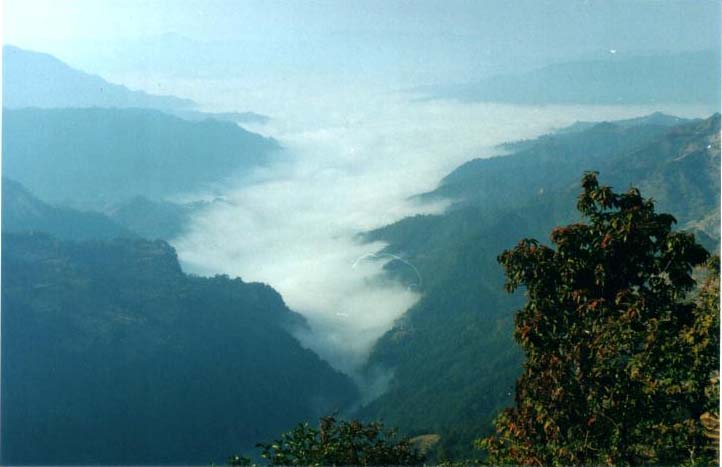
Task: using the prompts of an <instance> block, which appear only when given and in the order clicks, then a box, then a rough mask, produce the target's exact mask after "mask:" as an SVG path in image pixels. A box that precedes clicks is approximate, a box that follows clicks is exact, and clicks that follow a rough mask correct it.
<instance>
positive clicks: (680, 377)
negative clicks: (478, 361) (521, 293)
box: [479, 173, 719, 465]
mask: <svg viewBox="0 0 722 467" xmlns="http://www.w3.org/2000/svg"><path fill="white" fill-rule="evenodd" d="M582 186H583V189H584V190H583V193H582V194H581V195H580V197H579V200H578V204H577V207H578V209H579V211H580V212H581V213H582V214H583V215H584V216H585V217H586V218H587V219H588V220H589V223H588V224H584V223H579V224H572V225H568V226H566V227H558V228H556V229H554V230H553V231H552V234H551V240H552V242H553V244H554V246H555V248H554V249H552V248H549V247H546V246H543V245H540V244H539V242H537V241H536V240H529V239H525V240H522V241H521V242H519V244H518V245H517V246H516V247H515V248H514V249H512V250H507V251H505V252H503V253H502V255H500V256H499V258H498V259H499V262H500V263H501V264H502V265H503V267H504V269H505V272H506V276H507V283H506V288H507V290H508V291H509V292H511V291H514V290H515V289H516V288H518V287H520V286H524V287H526V291H527V295H528V300H527V303H526V305H525V307H524V308H523V309H522V310H520V311H519V312H518V313H517V315H516V321H515V338H516V340H517V341H518V342H519V343H520V344H521V346H522V348H523V350H524V352H525V354H526V363H525V365H524V371H523V374H522V376H521V377H520V379H519V380H518V381H517V388H516V396H515V399H516V406H515V407H514V408H512V409H506V410H505V411H504V412H503V413H501V414H500V415H499V416H498V417H497V420H496V433H495V434H494V435H492V436H490V437H488V438H486V439H484V440H481V441H480V442H479V444H480V446H481V447H483V448H485V449H487V451H488V454H489V461H490V462H491V463H503V464H507V463H511V464H544V465H547V464H552V465H561V464H570V465H579V464H601V463H607V464H638V463H655V464H681V463H689V464H696V463H708V462H713V461H714V459H716V454H715V453H714V452H712V451H711V450H710V449H709V446H710V444H711V443H710V440H709V439H708V438H707V437H706V436H705V427H704V424H703V422H702V419H705V418H706V419H707V420H709V418H710V417H714V416H715V412H716V409H714V408H713V407H716V404H717V402H716V401H718V397H719V396H718V392H717V393H716V394H717V395H716V396H715V394H714V393H715V390H716V384H717V383H716V382H715V381H714V380H713V381H712V382H711V379H714V378H715V376H716V371H717V369H718V368H719V353H718V352H719V332H718V329H719V305H718V301H719V286H718V285H716V284H718V281H719V274H718V272H716V273H715V272H713V273H712V274H711V276H710V277H711V278H710V279H709V281H708V284H715V285H716V289H715V285H708V286H707V287H705V288H703V292H702V293H701V294H700V296H699V298H698V300H697V301H694V300H691V299H690V295H691V294H690V292H691V291H692V290H693V288H694V286H695V280H694V278H693V269H694V267H696V266H699V265H702V264H703V263H704V262H705V260H706V259H707V258H708V253H707V252H706V250H705V249H704V248H702V247H701V246H700V245H698V244H697V243H696V242H695V240H694V237H693V236H692V235H690V234H687V233H684V232H675V231H672V225H673V224H674V223H675V219H674V218H673V217H672V216H671V215H669V214H658V213H656V212H655V210H654V204H653V202H652V201H651V200H649V199H645V198H643V197H642V196H641V195H640V193H639V191H638V190H636V189H634V188H632V189H630V190H629V191H628V192H626V193H623V194H617V193H615V192H613V191H612V189H611V188H610V187H607V186H600V185H599V184H598V181H597V173H586V174H585V176H584V178H583V180H582ZM715 291H716V292H715ZM715 293H716V296H715ZM715 397H716V399H715ZM705 414H706V416H705ZM701 418H702V419H701ZM713 423H714V422H712V424H713ZM707 431H708V432H709V429H707Z"/></svg>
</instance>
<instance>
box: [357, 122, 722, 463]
mask: <svg viewBox="0 0 722 467" xmlns="http://www.w3.org/2000/svg"><path fill="white" fill-rule="evenodd" d="M649 120H650V119H649V118H648V119H640V120H639V121H635V122H612V123H602V124H597V125H594V126H592V127H590V128H588V129H585V130H580V131H576V132H574V133H569V134H556V133H555V134H552V135H547V136H544V137H542V138H539V139H538V140H534V141H533V142H530V143H529V144H526V145H525V146H524V147H523V148H521V149H519V150H516V149H515V152H514V153H513V154H510V155H507V156H503V157H493V158H488V159H477V160H474V161H471V162H468V163H466V164H464V165H462V166H461V167H459V168H458V169H456V170H455V171H454V172H452V174H450V175H449V176H448V177H446V178H445V179H444V181H443V182H442V184H441V186H440V187H439V189H438V190H436V191H435V192H433V193H431V194H429V195H427V196H426V197H425V198H430V199H438V198H450V199H454V200H455V201H458V202H457V204H454V205H453V206H452V207H450V208H449V209H447V210H446V211H445V212H444V213H443V214H442V215H427V216H413V217H408V218H406V219H403V220H401V221H399V222H396V223H394V224H391V225H388V226H385V227H383V228H381V229H378V230H375V231H373V232H370V233H369V234H367V236H366V238H367V239H368V240H370V241H381V242H384V243H386V244H387V245H388V247H387V248H386V250H385V251H386V252H388V253H392V254H395V255H398V256H401V257H403V258H404V259H405V260H407V261H409V262H411V263H412V264H413V265H414V266H415V267H416V268H417V269H418V270H419V272H420V273H421V275H422V277H423V286H422V289H421V292H422V296H421V299H420V300H419V301H418V302H417V303H416V304H415V305H414V306H413V307H412V308H411V309H410V310H409V311H408V312H407V313H405V314H404V316H403V317H402V319H400V320H398V321H397V322H396V323H395V325H394V327H393V329H391V330H390V331H389V332H387V333H386V334H385V335H384V336H383V337H382V338H381V339H380V340H379V341H378V342H377V343H376V344H375V346H374V349H373V351H372V353H371V356H370V359H369V365H368V369H369V374H370V375H372V376H373V374H374V372H378V371H379V369H381V370H382V371H383V370H393V377H392V379H391V381H390V383H389V385H388V390H387V391H386V392H384V393H383V394H382V395H381V396H380V397H378V398H377V399H375V400H374V401H373V402H371V403H370V404H368V405H367V406H365V407H363V408H362V409H361V410H360V411H359V412H358V414H357V415H356V416H358V417H363V418H364V419H366V420H374V419H378V418H380V417H383V419H384V421H386V422H387V423H389V424H391V425H393V426H397V427H398V428H399V429H400V430H401V432H402V433H404V434H409V435H416V434H421V433H437V434H439V435H441V441H440V442H439V444H438V445H437V446H436V447H435V448H434V449H433V451H432V452H430V454H429V458H430V459H433V460H436V461H441V460H446V459H462V458H469V457H474V456H478V455H479V453H478V452H477V451H475V450H474V449H473V447H472V442H473V440H474V439H476V438H479V437H481V436H486V435H487V434H490V433H492V432H493V419H494V417H495V416H496V414H497V413H498V412H499V411H501V410H502V409H503V408H504V407H508V406H510V405H512V404H513V392H514V382H515V381H516V379H517V378H518V377H519V375H520V374H521V370H522V362H523V358H522V353H521V350H520V349H519V347H518V345H516V343H515V342H514V339H513V336H512V333H513V314H514V311H515V310H516V309H518V308H520V307H521V306H522V305H523V297H522V296H521V294H514V295H509V294H506V293H504V290H503V283H504V275H503V270H502V268H501V267H500V266H499V263H498V262H497V261H496V257H497V255H498V254H499V252H500V251H503V250H505V249H509V248H512V247H513V246H514V245H515V244H516V240H517V239H519V238H524V237H535V238H542V237H545V236H546V235H547V234H548V232H549V231H551V229H553V228H554V226H557V225H565V224H569V223H573V222H578V221H579V213H578V211H576V209H574V204H575V199H576V197H577V195H578V194H579V193H578V188H577V187H578V180H579V176H580V174H581V173H582V172H583V171H584V170H585V169H588V168H590V167H592V168H598V169H600V170H601V171H602V173H604V176H605V180H608V181H610V183H612V184H613V185H614V186H621V187H627V186H630V185H634V186H640V187H643V192H644V193H645V194H646V195H651V196H653V197H654V199H655V200H657V201H658V202H657V203H655V205H656V206H657V208H658V209H660V210H664V211H666V212H673V213H674V214H675V216H677V218H678V220H679V222H680V228H681V229H685V228H687V227H688V226H689V225H688V222H690V221H695V220H700V219H703V218H706V217H707V216H708V215H710V214H711V215H712V217H713V218H715V219H716V222H714V219H712V222H710V223H709V224H710V225H719V191H720V182H719V173H720V165H719V164H720V156H719V154H720V153H719V132H720V129H719V128H720V127H719V124H720V118H719V115H715V116H713V117H711V118H708V119H706V120H699V121H694V122H687V123H683V124H681V125H676V126H674V127H672V128H669V127H667V126H666V125H659V122H658V121H657V120H652V121H649ZM707 233H708V234H709V236H710V240H711V241H710V242H709V248H710V249H716V248H717V246H715V245H716V244H718V243H719V240H718V239H719V229H717V231H716V232H714V231H708V232H707ZM696 235H697V234H696ZM697 238H698V241H700V240H699V237H697ZM394 266H399V267H394ZM387 270H389V272H390V273H392V274H395V275H397V276H400V278H401V280H402V282H404V283H411V282H413V281H417V278H416V275H415V272H414V271H412V270H411V269H410V268H409V267H408V266H405V265H403V264H395V262H391V263H389V264H388V265H387ZM406 273H409V275H408V276H405V275H404V274H406ZM390 373H391V372H390V371H386V372H385V373H382V374H390Z"/></svg>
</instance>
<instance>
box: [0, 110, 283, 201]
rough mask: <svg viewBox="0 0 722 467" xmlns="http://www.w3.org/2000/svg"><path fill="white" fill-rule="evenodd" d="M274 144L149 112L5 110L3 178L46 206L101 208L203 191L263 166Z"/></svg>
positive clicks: (215, 124) (225, 126)
mask: <svg viewBox="0 0 722 467" xmlns="http://www.w3.org/2000/svg"><path fill="white" fill-rule="evenodd" d="M276 149H278V145H277V143H276V142H275V141H274V140H271V139H268V138H264V137H262V136H260V135H257V134H254V133H250V132H248V131H245V130H243V129H242V128H240V127H238V126H237V125H235V124H233V123H229V122H220V121H217V120H203V121H199V122H190V121H186V120H182V119H180V118H177V117H173V116H170V115H167V114H164V113H161V112H158V111H155V110H147V109H101V108H92V109H45V110H43V109H21V110H4V111H3V141H2V150H3V173H4V174H5V175H6V176H8V177H10V178H13V179H15V180H17V181H19V182H20V183H22V184H23V185H25V186H26V187H28V189H30V190H31V191H32V192H33V193H35V194H37V195H38V196H39V197H40V198H41V199H43V200H46V201H47V202H50V203H60V204H66V205H68V206H73V207H82V208H92V209H102V208H105V207H107V206H109V205H111V204H115V203H118V202H121V201H124V200H127V199H130V198H132V197H134V196H138V195H141V196H145V197H147V198H150V199H153V200H159V199H163V198H164V197H166V196H171V195H174V194H178V193H187V192H192V191H197V190H202V189H204V188H207V186H208V185H209V184H212V183H217V182H219V181H221V180H223V179H224V178H225V177H228V176H229V175H232V174H234V173H243V172H245V171H248V170H250V169H251V168H253V167H256V166H258V165H262V164H265V163H268V162H269V161H270V159H271V157H272V154H273V152H274V151H275V150H276Z"/></svg>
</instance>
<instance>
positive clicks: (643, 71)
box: [417, 51, 720, 108]
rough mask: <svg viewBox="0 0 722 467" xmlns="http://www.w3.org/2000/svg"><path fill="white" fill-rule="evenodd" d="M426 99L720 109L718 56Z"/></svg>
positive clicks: (669, 58) (588, 65) (637, 60)
mask: <svg viewBox="0 0 722 467" xmlns="http://www.w3.org/2000/svg"><path fill="white" fill-rule="evenodd" d="M417 91H418V92H420V93H421V94H422V96H424V97H425V98H451V99H459V100H462V101H478V102H481V101H488V102H509V103H514V104H628V105H629V104H671V103H674V104H704V105H708V106H710V108H717V107H719V102H720V55H719V51H701V52H689V53H681V54H675V55H654V56H634V57H630V56H625V55H623V54H621V53H619V54H616V53H615V54H611V53H610V54H609V57H608V58H607V59H605V60H589V61H577V62H568V63H559V64H554V65H549V66H546V67H544V68H540V69H537V70H534V71H530V72H527V73H521V74H510V75H499V76H495V77H492V78H488V79H484V80H481V81H478V82H475V83H462V84H455V85H438V86H428V87H424V88H420V89H418V90H417Z"/></svg>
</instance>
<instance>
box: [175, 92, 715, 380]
mask: <svg viewBox="0 0 722 467" xmlns="http://www.w3.org/2000/svg"><path fill="white" fill-rule="evenodd" d="M301 96H303V94H301V93H299V94H297V97H296V98H295V99H291V98H287V96H285V95H283V94H281V95H277V96H276V99H275V100H273V99H270V100H269V99H265V100H264V102H265V105H266V108H265V109H264V110H266V111H270V112H272V113H271V114H272V115H273V119H272V120H271V121H270V123H268V124H266V125H262V126H256V127H250V129H252V130H254V131H258V132H261V133H263V134H266V135H269V136H273V137H274V138H276V139H278V140H279V142H280V143H281V145H282V146H283V147H284V154H283V157H282V158H281V159H280V162H279V163H277V164H276V165H274V166H271V167H268V168H264V169H262V170H257V171H256V172H255V173H254V174H252V175H251V176H250V177H244V178H237V179H231V180H229V181H228V182H227V183H226V184H225V185H224V186H225V188H223V187H219V191H220V194H221V195H222V199H223V201H222V202H217V203H214V204H212V205H211V206H210V207H209V208H208V209H206V210H205V211H203V212H201V213H200V214H198V215H197V216H196V217H195V218H194V219H193V221H192V223H191V225H190V226H189V229H188V231H187V233H186V234H185V235H183V236H181V237H180V238H177V239H175V240H174V241H173V242H172V243H173V245H174V246H175V247H176V249H177V251H178V254H179V257H180V259H181V261H182V264H183V266H184V268H185V269H186V270H187V271H190V272H193V273H196V274H220V273H222V274H228V275H230V276H239V277H241V278H242V279H243V280H246V281H260V282H265V283H268V284H270V285H271V286H272V287H274V288H275V289H277V290H278V291H279V292H280V293H281V295H282V296H283V298H284V300H285V301H286V302H287V304H288V305H289V307H290V308H291V309H293V310H295V311H297V312H299V313H301V314H302V315H303V316H304V317H305V318H306V320H307V321H308V328H300V329H296V330H294V334H295V335H296V337H297V338H298V339H299V340H300V341H301V342H302V344H303V345H304V346H306V347H308V348H311V349H312V350H314V351H315V352H317V353H318V354H319V355H320V356H321V357H322V358H323V359H325V360H327V361H328V362H329V363H331V364H332V365H333V366H334V367H335V368H337V369H338V370H340V371H343V372H344V373H346V374H349V375H351V376H353V377H355V378H356V379H357V382H359V383H360V384H361V385H362V387H364V388H366V389H367V390H368V391H373V392H378V390H379V384H380V381H381V382H383V380H384V379H387V378H388V375H387V374H380V375H379V378H380V379H379V380H377V381H362V378H361V371H360V370H361V369H362V367H363V365H364V363H365V362H366V359H367V357H368V355H369V352H370V350H371V348H372V346H373V344H374V343H375V342H376V340H377V339H378V338H379V337H380V336H381V335H383V333H384V332H386V331H387V330H389V329H390V328H391V326H392V325H393V323H394V321H395V320H396V319H398V318H399V317H400V316H401V315H402V314H403V313H404V312H405V311H406V310H408V309H409V308H410V307H411V306H413V304H414V303H416V302H417V301H418V300H419V298H420V296H421V295H420V294H421V291H420V289H419V287H418V285H419V284H418V283H416V282H414V283H400V282H396V281H394V280H391V279H389V278H388V277H386V275H385V274H384V270H383V266H384V264H385V263H387V262H388V261H390V260H391V259H392V258H390V257H388V256H378V255H375V254H376V253H378V252H379V250H381V249H382V248H383V246H384V245H383V244H380V243H370V244H369V243H363V242H362V241H361V240H360V239H359V234H360V233H363V232H365V231H368V230H370V229H373V228H376V227H380V226H383V225H386V224H388V223H391V222H394V221H396V220H399V219H401V218H403V217H406V216H409V215H413V214H420V213H421V214H423V213H427V214H428V213H439V212H442V211H443V210H444V208H445V207H446V205H447V204H446V203H438V204H425V205H421V204H417V203H415V202H413V201H411V200H410V199H409V198H410V197H411V196H413V195H415V194H418V193H421V192H425V191H428V190H431V189H433V188H434V187H435V186H436V185H437V183H438V182H439V180H440V179H441V178H442V177H443V176H444V175H446V174H447V173H448V172H450V171H451V170H452V169H454V168H455V167H457V166H458V165H459V164H461V163H463V162H465V161H468V160H470V159H472V158H475V157H488V156H491V155H494V154H496V153H498V151H497V150H496V149H494V146H495V145H497V144H499V143H502V142H506V141H513V140H518V139H524V138H532V137H535V136H538V135H541V134H543V133H546V132H548V131H550V130H552V129H555V128H560V127H563V126H566V125H568V124H571V123H573V122H574V121H576V120H586V121H599V120H612V119H619V118H630V117H634V116H641V115H646V114H649V113H651V112H653V111H658V110H661V111H665V112H669V113H674V114H676V115H680V116H702V115H705V114H706V113H707V109H703V108H697V107H675V108H660V107H654V108H651V107H632V106H609V107H601V106H543V107H529V106H514V105H497V104H489V103H481V104H478V103H477V104H473V103H472V104H470V103H460V102H454V101H417V100H414V99H413V98H410V96H408V95H404V94H399V93H391V92H379V91H378V90H376V89H370V90H369V89H361V88H356V89H354V90H353V92H350V91H349V89H348V88H347V87H344V88H339V90H338V92H334V91H333V90H332V89H327V90H326V93H325V96H324V97H323V98H321V97H319V95H314V94H310V95H307V96H305V97H301ZM248 98H249V96H248V95H244V96H243V97H242V99H244V100H247V99H248ZM274 104H275V106H274ZM402 259H403V258H402ZM406 265H407V266H408V267H409V268H413V267H414V266H413V264H411V263H406ZM423 280H424V278H423V277H419V281H418V282H423ZM372 388H373V389H372Z"/></svg>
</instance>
